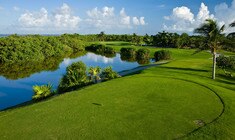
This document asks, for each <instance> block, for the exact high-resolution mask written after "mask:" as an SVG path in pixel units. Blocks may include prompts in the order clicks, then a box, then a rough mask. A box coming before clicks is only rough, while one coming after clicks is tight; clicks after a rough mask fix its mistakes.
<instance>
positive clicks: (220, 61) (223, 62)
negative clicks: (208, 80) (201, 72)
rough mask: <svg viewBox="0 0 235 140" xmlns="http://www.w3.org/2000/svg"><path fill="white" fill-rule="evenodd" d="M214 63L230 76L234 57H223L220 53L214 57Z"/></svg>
mask: <svg viewBox="0 0 235 140" xmlns="http://www.w3.org/2000/svg"><path fill="white" fill-rule="evenodd" d="M216 65H217V66H218V67H219V68H221V69H223V70H224V72H225V74H226V75H229V76H232V71H234V70H235V57H234V56H230V57H225V56H222V55H221V56H219V57H218V58H217V59H216Z"/></svg>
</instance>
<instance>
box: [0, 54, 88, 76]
mask: <svg viewBox="0 0 235 140" xmlns="http://www.w3.org/2000/svg"><path fill="white" fill-rule="evenodd" d="M85 54H86V53H85V52H81V53H77V54H73V56H71V57H75V56H76V57H80V56H83V55H85ZM71 57H70V58H71ZM62 61H63V58H56V57H54V58H48V59H46V60H45V61H35V62H26V63H6V64H0V68H1V69H0V75H2V76H4V77H5V78H7V79H12V80H17V79H21V78H25V77H30V76H31V75H32V74H34V73H38V72H41V71H55V70H57V69H58V68H59V64H60V63H61V62H62Z"/></svg>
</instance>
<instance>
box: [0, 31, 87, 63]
mask: <svg viewBox="0 0 235 140" xmlns="http://www.w3.org/2000/svg"><path fill="white" fill-rule="evenodd" d="M84 47H85V44H84V42H83V41H82V40H81V39H79V37H78V36H76V35H61V36H40V35H26V36H18V35H11V36H8V37H4V38H0V63H11V62H12V63H15V62H29V61H30V62H35V61H43V60H45V59H49V58H51V57H69V56H70V55H72V54H74V53H78V52H80V51H84Z"/></svg>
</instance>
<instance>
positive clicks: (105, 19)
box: [86, 6, 116, 28]
mask: <svg viewBox="0 0 235 140" xmlns="http://www.w3.org/2000/svg"><path fill="white" fill-rule="evenodd" d="M87 15H88V19H87V20H86V21H88V23H89V24H91V25H94V26H95V27H99V28H111V27H112V26H113V25H116V19H115V16H114V8H113V7H107V6H105V7H103V9H102V10H99V9H98V8H97V7H96V8H94V9H92V10H89V11H87Z"/></svg>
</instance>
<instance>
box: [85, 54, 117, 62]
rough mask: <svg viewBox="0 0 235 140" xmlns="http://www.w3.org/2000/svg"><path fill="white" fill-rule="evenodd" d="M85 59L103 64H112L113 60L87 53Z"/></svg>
mask: <svg viewBox="0 0 235 140" xmlns="http://www.w3.org/2000/svg"><path fill="white" fill-rule="evenodd" d="M87 59H89V60H92V61H94V62H103V63H105V64H108V63H113V60H114V59H113V58H107V57H105V56H101V55H96V54H93V53H88V54H87Z"/></svg>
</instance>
